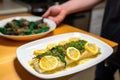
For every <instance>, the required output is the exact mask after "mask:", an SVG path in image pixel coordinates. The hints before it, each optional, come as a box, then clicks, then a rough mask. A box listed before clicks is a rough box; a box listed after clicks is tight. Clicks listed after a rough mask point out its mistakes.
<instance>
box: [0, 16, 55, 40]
mask: <svg viewBox="0 0 120 80" xmlns="http://www.w3.org/2000/svg"><path fill="white" fill-rule="evenodd" d="M21 18H24V19H26V20H28V21H37V20H40V19H42V17H37V16H19V17H12V18H7V19H4V20H1V21H0V27H3V26H4V25H5V24H6V23H7V22H10V21H12V20H13V19H17V20H19V19H21ZM43 21H44V22H46V23H47V24H48V25H49V27H50V29H49V30H48V31H47V32H44V33H39V34H33V35H24V36H21V35H20V36H16V35H4V34H2V33H0V35H1V36H3V37H6V38H8V39H12V40H19V41H23V40H35V39H38V38H41V37H43V36H45V35H46V34H48V33H50V32H51V31H53V30H54V29H55V28H56V24H55V22H53V21H52V20H49V19H46V18H44V20H43Z"/></svg>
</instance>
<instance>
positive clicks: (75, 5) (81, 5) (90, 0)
mask: <svg viewBox="0 0 120 80" xmlns="http://www.w3.org/2000/svg"><path fill="white" fill-rule="evenodd" d="M102 1H103V0H70V1H68V2H66V3H64V4H62V5H61V8H63V9H64V10H65V12H66V14H71V13H75V12H78V11H84V10H87V9H90V8H93V7H94V6H95V5H97V4H98V3H100V2H102Z"/></svg>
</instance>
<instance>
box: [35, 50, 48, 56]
mask: <svg viewBox="0 0 120 80" xmlns="http://www.w3.org/2000/svg"><path fill="white" fill-rule="evenodd" d="M46 51H47V49H41V50H35V51H34V55H40V54H43V53H45V52H46Z"/></svg>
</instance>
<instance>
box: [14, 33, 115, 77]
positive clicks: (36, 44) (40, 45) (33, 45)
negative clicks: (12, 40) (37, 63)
mask: <svg viewBox="0 0 120 80" xmlns="http://www.w3.org/2000/svg"><path fill="white" fill-rule="evenodd" d="M70 37H79V38H81V39H83V40H87V41H88V42H92V43H95V44H96V45H97V46H98V47H100V49H101V54H100V55H99V56H97V57H96V58H94V59H91V60H89V61H87V62H85V63H84V64H80V65H78V66H75V67H73V68H69V69H65V70H62V71H59V72H57V73H54V74H39V73H38V72H36V71H35V70H34V69H33V68H31V66H30V65H29V64H28V61H30V60H31V59H32V58H33V57H34V56H33V51H34V50H36V49H45V48H46V46H47V44H50V43H58V42H60V41H62V40H68V38H70ZM16 52H17V58H18V60H19V62H20V63H21V65H22V66H23V67H24V68H25V69H26V70H27V71H29V72H30V73H31V74H33V75H35V76H37V77H39V78H43V79H53V78H58V77H62V76H66V75H70V74H73V73H76V72H80V71H82V70H85V69H87V68H89V67H92V66H94V65H96V64H98V63H100V62H101V61H103V60H104V59H106V58H107V57H109V56H110V55H111V54H112V52H113V49H112V48H111V47H110V46H109V45H107V44H106V43H104V42H103V41H101V40H98V39H96V38H94V37H91V36H89V35H86V34H83V33H78V32H73V33H66V34H60V35H56V36H52V37H47V38H43V39H39V40H36V41H32V42H30V43H27V44H24V45H22V46H20V47H19V48H17V51H16Z"/></svg>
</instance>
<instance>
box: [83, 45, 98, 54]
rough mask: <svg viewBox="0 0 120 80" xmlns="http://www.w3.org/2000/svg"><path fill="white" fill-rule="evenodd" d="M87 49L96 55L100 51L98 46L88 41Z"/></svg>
mask: <svg viewBox="0 0 120 80" xmlns="http://www.w3.org/2000/svg"><path fill="white" fill-rule="evenodd" d="M85 49H86V50H87V51H88V52H90V53H91V54H92V55H95V54H97V53H98V47H97V46H96V45H95V44H93V43H86V44H85Z"/></svg>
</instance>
